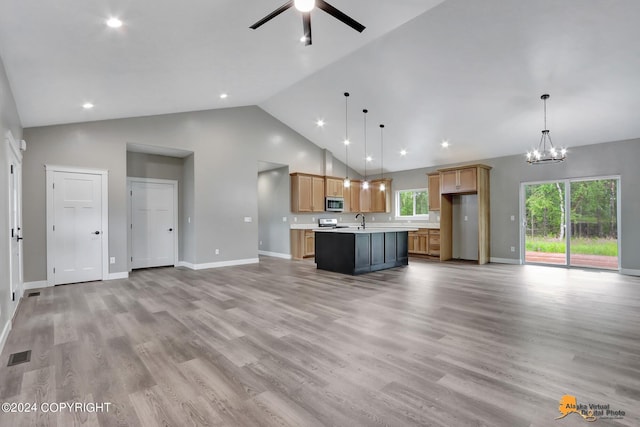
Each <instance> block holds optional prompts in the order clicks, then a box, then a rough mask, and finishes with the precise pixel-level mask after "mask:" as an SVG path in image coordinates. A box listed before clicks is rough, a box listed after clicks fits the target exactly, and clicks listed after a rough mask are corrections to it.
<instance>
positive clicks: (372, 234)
mask: <svg viewBox="0 0 640 427" xmlns="http://www.w3.org/2000/svg"><path fill="white" fill-rule="evenodd" d="M415 230H417V229H416V228H399V227H385V228H367V229H364V230H363V229H357V228H338V229H330V230H323V229H320V230H315V231H316V233H315V235H316V239H315V246H316V247H315V256H316V264H317V268H319V269H321V270H328V271H335V272H337V273H344V274H352V275H356V274H363V273H369V272H371V271H377V270H384V269H387V268H393V267H400V266H403V265H408V264H409V254H408V241H409V240H408V233H409V231H415Z"/></svg>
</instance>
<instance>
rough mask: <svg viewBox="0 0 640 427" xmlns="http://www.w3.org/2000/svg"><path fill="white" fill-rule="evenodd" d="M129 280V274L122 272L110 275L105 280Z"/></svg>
mask: <svg viewBox="0 0 640 427" xmlns="http://www.w3.org/2000/svg"><path fill="white" fill-rule="evenodd" d="M128 278H129V272H127V271H120V272H118V273H109V275H108V276H107V278H106V279H105V280H118V279H128Z"/></svg>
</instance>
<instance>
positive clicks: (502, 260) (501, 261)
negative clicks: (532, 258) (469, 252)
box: [489, 257, 520, 265]
mask: <svg viewBox="0 0 640 427" xmlns="http://www.w3.org/2000/svg"><path fill="white" fill-rule="evenodd" d="M489 260H490V262H495V263H498V264H516V265H520V260H519V259H513V258H494V257H491V258H490V259H489Z"/></svg>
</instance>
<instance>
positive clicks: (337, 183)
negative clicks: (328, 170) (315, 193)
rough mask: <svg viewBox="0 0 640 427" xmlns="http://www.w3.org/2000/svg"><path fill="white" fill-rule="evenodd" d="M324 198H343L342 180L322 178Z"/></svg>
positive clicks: (328, 177) (329, 177)
mask: <svg viewBox="0 0 640 427" xmlns="http://www.w3.org/2000/svg"><path fill="white" fill-rule="evenodd" d="M324 183H325V196H328V197H344V180H343V179H342V178H335V177H331V176H327V177H325V178H324Z"/></svg>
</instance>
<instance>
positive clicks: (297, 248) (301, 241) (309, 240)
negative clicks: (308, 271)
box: [291, 230, 316, 259]
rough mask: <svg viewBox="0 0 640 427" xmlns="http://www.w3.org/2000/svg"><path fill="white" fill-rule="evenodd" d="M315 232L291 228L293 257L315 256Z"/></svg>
mask: <svg viewBox="0 0 640 427" xmlns="http://www.w3.org/2000/svg"><path fill="white" fill-rule="evenodd" d="M315 234H316V233H315V232H314V231H313V230H291V257H292V258H293V259H303V258H309V257H313V256H315V251H316V236H315Z"/></svg>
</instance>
